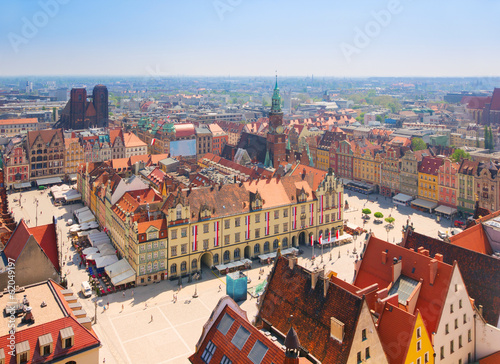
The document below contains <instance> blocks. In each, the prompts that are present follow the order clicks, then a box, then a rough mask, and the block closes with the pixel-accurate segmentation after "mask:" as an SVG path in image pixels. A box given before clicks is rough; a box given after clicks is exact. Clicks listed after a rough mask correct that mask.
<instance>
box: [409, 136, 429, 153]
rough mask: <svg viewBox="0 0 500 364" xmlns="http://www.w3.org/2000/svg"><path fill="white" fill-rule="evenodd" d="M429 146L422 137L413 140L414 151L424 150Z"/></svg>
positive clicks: (412, 147)
mask: <svg viewBox="0 0 500 364" xmlns="http://www.w3.org/2000/svg"><path fill="white" fill-rule="evenodd" d="M426 148H427V144H425V142H424V141H423V140H422V138H413V139H412V140H411V149H413V151H414V152H416V151H417V150H424V149H426Z"/></svg>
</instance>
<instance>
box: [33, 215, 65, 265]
mask: <svg viewBox="0 0 500 364" xmlns="http://www.w3.org/2000/svg"><path fill="white" fill-rule="evenodd" d="M29 231H30V233H31V234H33V236H34V237H35V239H36V241H37V242H38V245H40V246H41V247H42V249H43V251H44V253H45V255H47V257H48V258H49V259H50V261H51V262H52V264H53V265H54V267H55V268H56V269H57V271H58V272H59V271H60V267H59V251H58V248H57V232H56V226H55V224H53V223H52V224H48V225H42V226H36V227H32V228H29Z"/></svg>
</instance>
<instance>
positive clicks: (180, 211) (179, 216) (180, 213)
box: [175, 205, 182, 220]
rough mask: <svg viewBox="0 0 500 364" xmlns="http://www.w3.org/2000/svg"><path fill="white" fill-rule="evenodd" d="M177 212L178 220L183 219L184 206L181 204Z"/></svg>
mask: <svg viewBox="0 0 500 364" xmlns="http://www.w3.org/2000/svg"><path fill="white" fill-rule="evenodd" d="M175 214H176V219H177V220H180V219H182V206H181V205H179V206H177V209H176V210H175Z"/></svg>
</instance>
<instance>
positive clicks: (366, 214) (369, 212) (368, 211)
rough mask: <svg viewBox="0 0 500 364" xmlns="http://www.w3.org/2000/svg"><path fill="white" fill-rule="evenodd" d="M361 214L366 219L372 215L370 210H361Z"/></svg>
mask: <svg viewBox="0 0 500 364" xmlns="http://www.w3.org/2000/svg"><path fill="white" fill-rule="evenodd" d="M361 212H362V213H363V214H364V215H365V216H366V217H368V215H370V214H371V213H372V211H371V210H370V209H363V210H361Z"/></svg>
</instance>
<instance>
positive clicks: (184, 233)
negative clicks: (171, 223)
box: [181, 228, 188, 238]
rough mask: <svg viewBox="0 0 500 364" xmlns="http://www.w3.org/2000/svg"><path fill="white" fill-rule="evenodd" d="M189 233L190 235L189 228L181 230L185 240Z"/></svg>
mask: <svg viewBox="0 0 500 364" xmlns="http://www.w3.org/2000/svg"><path fill="white" fill-rule="evenodd" d="M187 233H188V231H187V228H182V229H181V238H185V237H186V236H187Z"/></svg>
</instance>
